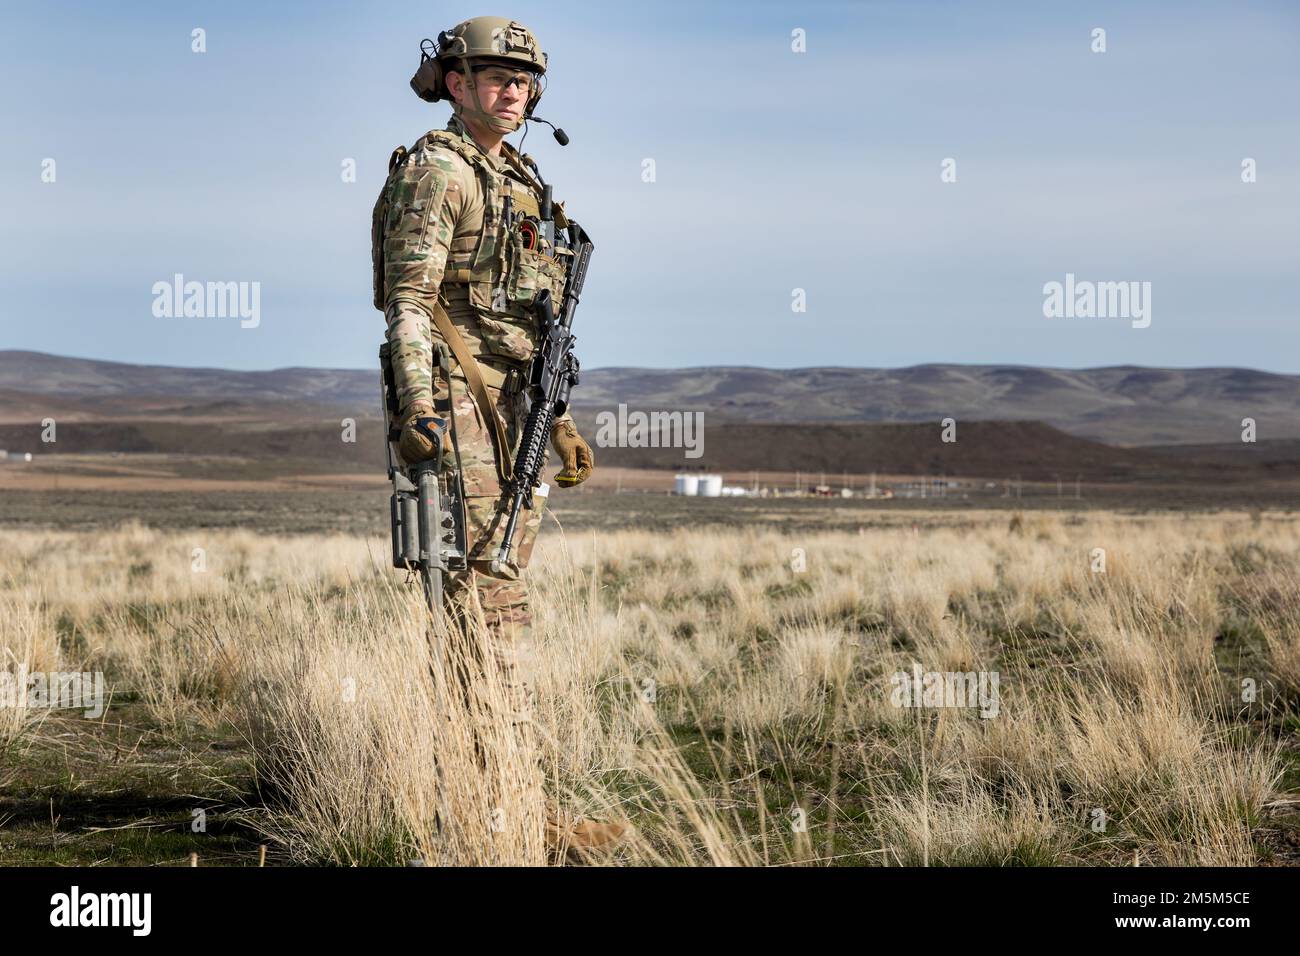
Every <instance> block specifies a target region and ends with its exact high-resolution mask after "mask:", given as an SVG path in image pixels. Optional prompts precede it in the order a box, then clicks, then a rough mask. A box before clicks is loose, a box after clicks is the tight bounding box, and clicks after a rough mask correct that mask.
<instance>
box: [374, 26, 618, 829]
mask: <svg viewBox="0 0 1300 956" xmlns="http://www.w3.org/2000/svg"><path fill="white" fill-rule="evenodd" d="M428 42H429V41H426V44H427V43H428ZM545 72H546V54H545V53H543V52H542V49H541V47H540V46H539V45H538V43H537V40H536V38H535V37H534V36H533V34H532V33H531V32H530V31H529V30H528V29H527V28H525V27H524V26H523V25H521V24H519V23H517V22H514V21H512V20H507V19H505V18H503V17H475V18H473V19H471V20H466V21H465V22H464V23H461V24H459V25H457V26H456V27H454V28H452V29H451V30H447V31H444V32H443V33H442V34H441V35H440V36H439V38H438V44H437V47H436V50H434V51H432V52H431V51H429V50H428V49H426V51H425V55H424V58H423V60H422V62H421V64H420V69H419V71H418V72H417V73H416V75H415V77H414V78H413V79H412V80H411V86H412V88H414V89H415V91H416V93H417V94H419V95H420V97H421V98H422V99H425V100H428V101H430V102H436V101H437V100H440V99H450V100H451V101H452V103H453V105H452V116H451V118H450V119H449V121H448V122H447V127H446V129H443V130H433V131H430V132H429V133H427V134H425V135H424V136H422V137H421V138H420V139H419V140H418V141H416V143H415V145H413V146H412V147H411V148H410V149H409V150H408V149H406V148H404V147H400V146H399V147H398V148H397V149H396V150H395V151H394V153H393V155H392V158H391V159H390V161H389V176H388V180H387V182H386V183H385V185H384V189H383V191H382V192H381V194H380V197H379V201H378V202H377V203H376V205H375V212H374V221H373V230H372V249H373V258H374V271H375V306H376V308H379V309H381V310H383V312H384V316H385V319H386V321H387V323H388V343H389V349H390V353H389V355H390V361H391V364H392V367H393V376H394V382H395V386H396V391H397V399H398V403H399V406H400V408H401V412H400V415H399V417H398V419H399V420H398V424H399V426H400V428H401V437H400V441H399V450H400V454H401V457H402V458H403V459H404V460H405V462H406V463H407V464H408V465H410V464H414V463H415V462H418V461H423V460H427V459H429V458H431V457H433V455H434V444H433V442H432V441H431V440H430V438H429V437H428V434H427V431H426V428H427V427H428V425H429V423H428V419H430V418H432V419H435V420H437V423H438V424H442V423H446V424H447V425H449V429H448V434H449V440H448V441H445V442H443V443H442V455H443V461H442V464H443V465H444V466H445V467H446V468H449V469H455V470H458V471H459V473H460V476H461V479H462V481H463V488H464V503H465V518H466V538H467V568H466V570H464V571H458V572H452V573H449V574H447V575H445V576H444V582H445V591H446V601H447V604H448V606H450V607H451V608H452V609H453V610H455V611H456V612H458V614H460V615H466V614H473V615H474V616H475V617H476V618H477V619H478V620H479V621H480V622H481V623H482V625H483V626H484V629H485V633H486V634H487V637H488V640H489V642H490V645H491V646H490V651H491V654H492V656H493V657H494V658H495V660H496V662H497V665H498V667H499V668H500V673H501V674H502V677H503V680H504V682H505V684H506V686H507V689H508V691H509V692H510V694H511V700H512V706H513V707H514V709H515V711H516V720H517V721H518V722H520V723H523V722H526V721H527V720H528V712H529V711H530V709H531V694H532V691H531V688H530V684H529V673H528V672H529V670H530V659H531V656H532V652H533V647H532V627H531V625H532V615H531V610H530V607H529V601H528V591H527V587H526V585H525V582H524V581H523V579H522V577H521V575H520V571H521V569H522V568H524V567H525V566H526V565H527V563H528V560H529V558H530V556H531V553H532V548H533V542H534V541H535V539H536V536H537V532H538V529H539V527H540V524H541V517H542V511H543V510H544V508H545V503H546V497H547V491H548V489H547V487H546V486H545V485H543V486H542V487H541V488H539V489H537V491H536V492H535V493H534V507H533V509H532V511H531V512H528V513H526V514H525V516H524V519H523V520H521V528H522V530H521V531H520V532H518V533H517V535H516V539H517V540H516V551H515V561H514V563H513V564H512V565H506V566H504V567H501V568H500V569H499V570H495V571H494V570H493V567H492V558H493V556H494V555H495V554H496V551H497V548H498V546H499V545H500V544H501V536H502V531H503V526H504V524H505V521H504V516H503V515H502V513H501V512H502V509H501V508H500V504H501V501H502V481H503V479H504V478H505V476H506V473H507V472H506V469H507V468H508V467H509V462H512V461H513V460H514V456H515V453H516V450H517V447H518V443H519V438H520V433H521V431H522V429H523V423H524V420H525V418H526V415H527V398H526V396H525V395H524V391H523V388H522V386H523V385H524V384H525V380H526V371H527V365H528V361H529V359H530V358H531V357H532V354H533V350H534V347H535V345H536V338H537V332H536V329H537V321H536V317H535V316H534V315H533V313H532V311H531V305H532V302H533V300H534V298H535V297H536V295H537V294H538V292H540V291H541V290H542V289H550V290H551V295H552V297H553V298H554V300H555V302H557V303H558V302H559V301H560V300H561V297H562V295H563V291H564V283H565V277H566V275H567V267H568V261H569V259H570V258H571V256H572V252H571V250H569V249H568V248H564V247H561V246H560V245H557V244H555V243H554V242H552V241H550V240H548V239H547V238H546V236H545V234H544V231H541V230H539V229H538V228H537V226H538V213H539V205H540V199H541V190H542V185H543V184H542V182H541V177H540V173H539V172H538V170H537V167H536V165H535V164H533V163H532V161H531V160H530V159H529V158H528V157H526V156H520V154H519V153H518V151H517V150H515V149H514V148H513V147H512V146H511V145H510V144H508V143H506V142H505V136H506V135H507V134H509V133H512V132H514V131H516V130H517V129H519V127H520V126H521V125H523V122H524V120H526V119H530V118H532V112H533V109H534V108H535V107H536V106H537V102H538V100H539V99H540V98H541V95H542V89H541V86H540V78H541V77H542V75H543V74H544V73H545ZM557 138H560V137H559V135H557ZM530 169H531V171H530ZM563 206H564V204H563V203H556V204H555V205H554V218H555V225H556V228H557V229H559V228H563V227H564V226H566V225H567V219H566V218H565V216H564V211H563ZM421 426H424V427H421ZM550 437H551V444H552V446H553V447H554V449H555V451H556V452H557V454H558V455H559V457H560V460H561V462H562V465H563V467H562V469H561V471H560V472H559V473H558V474H557V475H556V476H555V482H556V484H558V485H560V487H562V488H568V487H572V486H574V485H577V484H581V483H582V482H583V481H585V480H586V479H587V478H588V477H589V476H590V475H591V471H592V468H593V466H594V464H595V461H594V457H593V455H592V452H591V448H590V446H589V445H588V444H587V443H586V442H585V441H584V440H583V439H582V437H581V436H580V435H579V434H578V430H577V428H576V427H575V426H574V424H573V420H572V418H571V417H570V416H569V415H568V414H567V413H566V414H565V415H563V416H562V417H561V418H559V419H558V420H557V421H556V423H555V425H554V427H553V428H552V431H551V436H550ZM620 835H621V827H618V826H617V825H612V824H599V823H592V822H586V823H579V824H576V825H575V824H573V823H572V822H566V823H564V824H561V823H560V822H559V821H558V820H557V819H556V814H555V813H554V812H553V811H548V820H547V838H548V842H550V843H552V844H557V843H563V844H568V845H569V846H579V847H583V846H599V845H602V844H607V843H611V842H613V841H615V840H617V839H618V838H619V836H620Z"/></svg>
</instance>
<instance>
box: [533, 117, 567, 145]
mask: <svg viewBox="0 0 1300 956" xmlns="http://www.w3.org/2000/svg"><path fill="white" fill-rule="evenodd" d="M529 119H531V120H535V121H536V122H538V123H546V125H547V126H549V127H550V128H551V130H552V132H551V135H552V136H554V137H555V141H556V142H557V143H559V144H560V145H561V146H568V145H569V134H568V133H566V132H565V131H564V130H562V129H559V128H558V127H557V126H556V125H555V124H554V123H552V122H549V121H547V120H544V119H542V118H541V117H540V116H530V117H529Z"/></svg>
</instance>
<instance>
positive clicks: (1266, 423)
mask: <svg viewBox="0 0 1300 956" xmlns="http://www.w3.org/2000/svg"><path fill="white" fill-rule="evenodd" d="M620 403H623V404H626V405H628V407H629V408H631V409H641V410H647V411H649V410H660V409H664V410H677V409H680V410H698V411H703V412H705V413H706V416H710V417H711V418H712V419H713V420H715V421H719V422H748V423H765V422H766V423H778V422H779V423H801V422H806V423H837V424H850V423H863V422H897V423H909V422H910V423H915V422H927V421H933V422H935V423H936V424H937V423H938V422H939V420H940V419H942V418H945V417H952V418H955V419H956V420H957V421H958V422H961V421H963V420H965V421H981V420H998V421H1030V420H1036V421H1041V422H1045V423H1047V424H1049V425H1052V426H1053V427H1055V428H1059V429H1061V430H1062V431H1065V432H1068V433H1070V434H1073V435H1076V436H1079V437H1083V438H1090V439H1095V440H1098V441H1104V442H1108V443H1112V444H1125V445H1143V444H1161V443H1174V442H1201V443H1226V442H1235V441H1239V440H1240V435H1241V430H1242V424H1241V423H1242V419H1244V418H1252V419H1254V420H1255V422H1256V428H1257V431H1258V436H1259V438H1260V439H1261V440H1266V439H1281V438H1300V376H1297V375H1283V374H1277V373H1273V372H1261V371H1257V370H1253V369H1242V368H1195V369H1168V368H1151V367H1145V366H1134V365H1123V366H1109V367H1102V368H1090V369H1061V368H1043V367H1038V366H1025V365H955V364H934V365H915V366H910V367H907V368H898V369H876V368H833V367H831V368H802V369H765V368H755V367H747V366H716V367H703V368H684V369H643V368H602V369H593V370H584V371H583V373H582V384H581V385H580V386H579V387H578V389H577V390H575V392H574V404H575V406H576V407H577V408H578V409H581V410H583V411H584V412H587V413H589V414H592V415H594V414H595V413H597V412H599V411H601V410H604V409H610V410H613V409H615V408H616V407H617V406H618V405H619V404H620ZM47 404H49V405H53V406H59V407H63V408H66V409H70V410H76V409H80V410H82V412H83V413H86V414H88V413H90V412H92V411H94V410H99V411H102V412H103V413H104V414H106V415H110V416H112V417H119V416H121V417H129V416H131V415H132V414H133V409H134V410H135V411H134V414H136V415H141V414H148V415H151V416H156V415H159V414H164V413H165V414H170V415H191V416H192V415H201V414H210V415H214V416H220V415H223V414H233V413H237V412H238V411H239V410H240V409H244V410H245V411H248V412H250V413H251V412H253V411H260V412H262V413H267V412H269V411H271V409H272V406H279V405H281V404H288V405H293V406H312V405H321V406H330V407H337V408H342V409H346V410H348V411H350V412H351V413H352V414H354V415H361V416H367V417H368V416H370V415H373V414H375V413H376V411H377V408H378V404H379V385H378V371H377V369H376V370H357V369H316V368H303V367H293V368H283V369H274V370H268V371H256V372H246V371H234V370H228V369H218V368H181V367H175V366H164V365H133V364H128V363H122V362H105V361H100V360H96V359H83V358H68V357H63V356H57V355H51V354H48V353H44V352H28V351H0V420H6V421H12V420H15V418H17V417H26V414H27V409H28V408H29V407H31V408H36V407H45V405H47ZM20 410H21V411H20Z"/></svg>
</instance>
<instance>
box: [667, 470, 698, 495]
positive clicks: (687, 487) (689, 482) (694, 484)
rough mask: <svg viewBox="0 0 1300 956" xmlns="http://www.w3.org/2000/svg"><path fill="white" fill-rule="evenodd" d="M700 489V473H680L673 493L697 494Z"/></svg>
mask: <svg viewBox="0 0 1300 956" xmlns="http://www.w3.org/2000/svg"><path fill="white" fill-rule="evenodd" d="M699 491H700V478H699V475H678V476H677V481H676V484H675V485H674V486H673V493H674V494H678V495H696V494H699Z"/></svg>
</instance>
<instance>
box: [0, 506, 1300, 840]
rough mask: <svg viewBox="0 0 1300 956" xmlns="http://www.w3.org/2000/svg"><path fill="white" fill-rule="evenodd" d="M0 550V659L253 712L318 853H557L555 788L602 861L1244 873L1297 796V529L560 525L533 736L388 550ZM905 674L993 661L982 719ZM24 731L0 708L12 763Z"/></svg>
mask: <svg viewBox="0 0 1300 956" xmlns="http://www.w3.org/2000/svg"><path fill="white" fill-rule="evenodd" d="M920 520H921V521H924V516H923V515H922V516H920ZM3 541H4V545H5V547H4V550H3V552H2V553H0V614H2V615H3V617H2V619H0V620H2V622H3V623H2V624H0V667H3V668H6V669H8V670H11V671H13V670H15V669H16V668H17V667H18V665H19V664H24V665H25V666H26V667H27V669H28V670H29V671H30V670H40V669H47V670H53V669H58V668H59V667H60V666H64V667H67V666H72V665H68V664H67V663H66V662H67V661H74V660H75V661H76V662H77V663H78V664H79V665H80V666H81V667H82V668H83V669H99V670H104V671H105V672H107V674H108V676H109V682H110V685H111V687H112V690H113V692H114V693H115V694H119V695H124V699H136V700H139V701H142V702H143V703H144V704H145V705H146V706H147V707H148V709H149V712H150V713H151V715H152V716H153V718H154V719H155V720H156V721H157V723H158V725H159V726H160V727H161V728H163V731H164V733H166V732H168V731H169V730H170V731H171V732H174V733H175V734H176V736H177V737H178V738H180V737H181V736H183V735H187V734H188V735H193V734H194V733H196V732H197V733H200V734H202V733H205V732H213V733H215V732H216V731H217V730H218V729H219V728H222V727H230V726H234V727H235V728H237V729H238V731H239V733H240V734H241V735H242V737H243V739H244V740H245V741H246V743H247V747H248V749H249V752H250V753H251V755H252V761H253V766H254V768H255V773H256V788H255V793H254V794H253V795H252V797H253V799H252V802H253V803H254V805H255V812H253V813H252V815H251V819H252V820H253V822H254V825H255V826H256V827H257V828H258V829H259V830H260V831H261V832H262V833H264V834H265V835H266V837H267V838H268V839H269V840H271V841H273V842H274V844H275V845H276V846H277V847H279V848H280V849H281V850H282V851H283V853H284V854H285V856H286V857H287V858H288V859H291V860H297V861H301V862H324V863H336V864H344V865H346V864H354V863H355V864H403V863H406V862H408V861H410V860H412V859H421V860H424V861H427V862H429V863H464V864H508V865H516V864H518V865H534V864H542V863H545V862H547V852H546V848H545V845H544V843H543V840H542V820H543V816H544V813H545V809H546V806H547V804H548V802H549V803H551V804H558V805H560V806H562V807H564V808H566V809H567V810H569V811H571V812H576V813H579V814H586V815H590V816H593V817H615V818H619V819H624V820H627V821H630V822H631V823H632V824H633V826H634V828H635V832H634V836H633V837H632V839H631V840H630V841H629V842H628V843H627V844H626V845H625V846H624V847H623V848H622V849H621V850H620V851H618V853H616V854H615V855H613V856H612V857H608V858H604V859H602V860H599V861H593V862H608V863H614V864H638V863H639V864H645V863H649V864H662V863H674V864H718V865H733V864H778V865H779V864H789V863H809V862H823V863H825V862H835V863H850V864H885V865H897V864H927V865H961V864H1040V865H1054V864H1072V863H1096V864H1127V863H1131V862H1132V861H1133V858H1134V856H1135V854H1136V856H1137V858H1138V859H1139V860H1140V861H1141V862H1143V863H1150V864H1157V863H1167V864H1174V865H1181V864H1194V863H1200V864H1225V865H1247V864H1251V863H1254V862H1258V861H1260V860H1261V859H1266V858H1269V856H1270V853H1271V852H1272V851H1271V850H1270V849H1269V847H1267V846H1266V845H1264V844H1263V843H1262V842H1261V840H1260V839H1259V832H1258V831H1259V829H1260V826H1261V821H1262V820H1264V819H1265V817H1266V815H1267V810H1266V807H1267V805H1268V804H1269V803H1270V801H1272V800H1273V799H1274V798H1275V797H1276V795H1277V793H1278V791H1279V789H1284V790H1288V791H1289V790H1291V789H1293V788H1294V785H1295V774H1294V770H1293V769H1290V768H1294V766H1295V765H1296V749H1295V748H1296V745H1295V729H1296V716H1295V715H1296V704H1297V702H1298V701H1300V595H1298V594H1297V592H1296V588H1295V585H1294V582H1295V581H1296V579H1297V573H1298V572H1300V523H1298V522H1297V519H1296V518H1294V517H1292V516H1289V515H1266V516H1262V517H1261V516H1258V515H1257V516H1255V518H1253V519H1252V518H1249V517H1246V516H1237V515H1224V514H1220V515H1177V516H1162V517H1141V516H1116V515H1104V514H1096V515H1092V516H1088V517H1082V518H1080V517H1070V518H1065V517H1061V516H1054V515H1042V514H1040V515H1036V516H1030V517H1024V518H1020V517H1017V518H1015V519H1014V520H1012V521H1011V522H1010V524H1009V523H1008V520H1007V516H1006V515H1005V514H999V513H996V512H993V513H986V514H984V515H982V516H980V517H979V518H978V519H977V521H976V523H975V526H974V527H973V528H970V529H956V528H939V529H928V530H926V529H921V528H920V527H918V528H917V529H915V530H914V529H913V528H911V527H908V526H904V527H896V528H880V529H873V530H869V531H863V532H862V533H860V534H848V533H816V534H807V535H797V534H796V535H789V534H786V535H781V534H776V533H769V532H762V531H746V532H730V531H728V532H718V531H708V530H699V531H692V530H680V531H678V532H676V533H673V534H669V535H656V534H650V533H645V532H637V531H620V532H614V533H602V534H601V535H600V536H599V537H595V536H577V537H573V538H570V539H568V540H567V541H566V540H565V539H564V537H563V536H562V535H560V534H557V533H556V532H555V530H554V529H552V530H551V531H550V532H548V535H547V536H546V537H544V539H543V544H542V546H541V547H540V548H539V550H538V553H537V556H536V557H535V559H534V566H533V568H532V569H531V572H530V574H531V580H532V582H533V585H534V605H535V616H536V621H537V630H538V634H539V642H540V645H541V653H540V654H539V660H538V663H537V671H536V674H535V675H534V678H535V684H536V687H537V692H538V706H537V709H536V712H535V714H534V720H533V722H532V724H531V725H527V724H516V723H515V722H513V721H512V719H511V716H510V713H509V708H508V707H506V706H505V704H504V695H503V693H502V690H501V687H500V685H499V682H498V680H497V675H496V674H495V673H494V672H493V670H492V668H491V667H490V666H487V665H486V664H485V663H484V660H483V659H482V656H481V655H480V654H478V653H477V651H476V648H477V646H478V639H477V635H475V634H473V633H471V634H469V635H463V634H457V633H453V632H448V631H446V630H441V629H440V630H437V631H435V632H433V633H432V635H431V634H430V631H429V630H428V622H427V621H426V620H425V618H424V616H423V615H422V613H421V607H420V603H419V595H418V593H417V590H416V589H415V588H413V587H410V588H408V587H403V586H402V582H401V580H400V576H399V575H398V574H397V572H393V571H391V570H390V569H388V568H386V567H384V566H383V565H384V563H385V556H386V549H387V542H385V541H382V540H379V539H365V538H359V537H343V536H333V537H327V536H303V537H288V538H272V537H262V536H258V535H254V534H250V533H245V532H213V531H184V532H167V533H165V532H157V531H152V530H148V529H145V528H143V527H141V526H139V525H127V526H124V527H123V528H121V529H119V530H117V531H114V532H112V533H108V534H101V535H94V536H92V535H89V534H78V533H73V532H48V533H37V532H25V531H11V532H6V533H5V534H4V536H3ZM196 548H197V549H201V551H200V552H197V553H196V551H195V549H196ZM1097 548H1101V549H1104V550H1105V571H1104V573H1098V572H1097V571H1095V570H1094V565H1095V562H1096V561H1097V556H1096V554H1095V553H1094V549H1097ZM196 562H197V563H196ZM431 636H432V640H431V639H430V638H431ZM914 664H919V665H920V667H921V669H922V670H924V671H934V672H996V673H997V674H998V676H999V686H998V701H997V707H996V716H989V717H987V718H986V717H981V715H980V713H979V711H978V710H977V709H972V708H964V707H943V708H905V707H898V706H896V701H895V700H894V698H893V695H892V693H891V691H893V689H894V684H893V683H891V675H893V674H895V673H896V672H900V671H902V672H907V673H910V672H911V671H912V668H913V666H914ZM1243 682H1247V683H1243ZM1250 682H1253V683H1250ZM1248 686H1253V688H1254V690H1255V694H1254V699H1253V700H1252V699H1246V698H1249V697H1250V695H1249V694H1248V693H1245V694H1244V693H1243V687H1248ZM41 733H42V723H41V715H40V714H39V713H32V712H29V711H26V710H24V709H21V708H9V709H7V710H0V748H3V752H4V753H6V754H9V755H10V757H9V758H8V761H7V766H9V767H10V768H11V769H12V768H14V767H17V766H19V765H20V762H21V754H22V748H23V747H24V746H25V745H26V744H29V743H31V742H33V741H38V740H39V739H40V735H41ZM3 782H4V780H3V775H0V783H3Z"/></svg>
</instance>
